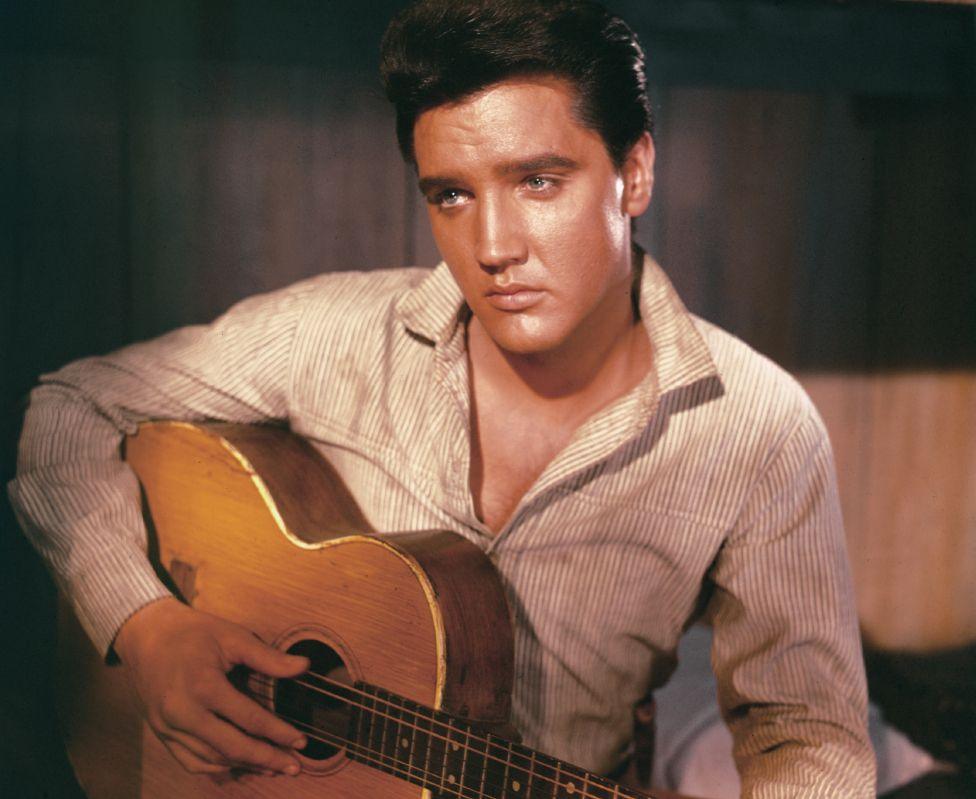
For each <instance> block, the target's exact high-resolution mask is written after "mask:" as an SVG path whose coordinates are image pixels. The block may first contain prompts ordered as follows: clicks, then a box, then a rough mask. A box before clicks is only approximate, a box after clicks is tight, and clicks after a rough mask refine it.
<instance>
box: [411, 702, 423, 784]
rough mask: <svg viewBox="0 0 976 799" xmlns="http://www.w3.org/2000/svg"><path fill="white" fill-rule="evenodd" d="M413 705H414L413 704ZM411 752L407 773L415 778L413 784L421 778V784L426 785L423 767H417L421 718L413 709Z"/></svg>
mask: <svg viewBox="0 0 976 799" xmlns="http://www.w3.org/2000/svg"><path fill="white" fill-rule="evenodd" d="M411 704H412V703H411ZM410 721H411V724H410V752H409V753H408V754H407V773H408V774H410V775H411V777H413V779H412V780H411V781H412V782H414V781H417V779H418V778H419V781H420V784H421V785H423V784H424V780H425V778H424V774H423V768H422V766H418V765H417V762H416V761H417V733H418V729H417V727H418V726H419V721H420V719H419V717H418V716H417V713H416V711H415V710H414V709H413V708H411V710H410ZM424 750H426V746H425V747H423V749H421V751H424Z"/></svg>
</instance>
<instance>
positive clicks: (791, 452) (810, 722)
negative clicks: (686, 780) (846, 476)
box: [708, 414, 875, 799]
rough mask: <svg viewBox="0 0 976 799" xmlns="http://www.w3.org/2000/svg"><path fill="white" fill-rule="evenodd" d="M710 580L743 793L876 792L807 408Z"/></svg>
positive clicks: (821, 441) (824, 466)
mask: <svg viewBox="0 0 976 799" xmlns="http://www.w3.org/2000/svg"><path fill="white" fill-rule="evenodd" d="M711 577H712V580H713V582H714V586H715V593H714V594H713V597H712V600H711V603H710V607H709V610H708V615H709V617H710V621H711V623H712V625H713V627H714V639H713V646H712V665H713V669H714V671H715V675H716V679H717V682H718V694H719V702H720V705H721V707H722V713H723V716H724V718H725V721H726V723H727V724H728V725H729V728H730V730H731V732H732V735H733V740H734V747H733V755H734V758H735V761H736V766H737V768H738V770H739V774H740V776H741V779H742V796H743V797H763V798H764V799H766V798H768V797H791V799H796V798H797V797H824V796H831V797H865V799H866V798H867V797H873V796H874V795H875V793H874V756H873V753H872V750H871V746H870V743H869V740H868V736H867V690H866V683H865V677H864V665H863V658H862V655H861V647H860V637H859V632H858V626H857V614H856V608H855V602H854V593H853V587H852V583H851V577H850V570H849V566H848V561H847V553H846V548H845V541H844V534H843V523H842V519H841V514H840V506H839V501H838V496H837V485H836V478H835V473H834V465H833V457H832V455H831V451H830V444H829V440H828V438H827V434H826V431H825V430H824V428H823V425H822V423H821V422H820V420H819V418H818V417H817V416H816V414H811V415H809V416H807V417H806V418H804V419H803V420H802V421H801V422H799V423H798V424H797V425H796V427H795V428H794V429H793V430H792V431H791V432H790V434H789V435H788V436H787V437H786V438H785V440H784V441H783V443H782V445H781V446H780V447H779V448H778V449H777V450H776V451H775V453H774V454H773V456H772V457H771V459H770V461H769V462H768V464H767V465H766V466H765V468H764V469H763V471H762V473H761V475H760V477H759V479H758V481H757V483H756V485H755V486H754V488H753V490H752V491H751V492H750V494H749V496H748V498H747V500H746V502H745V505H744V507H743V508H742V511H741V513H740V514H739V516H738V519H737V522H736V524H735V527H734V529H733V530H732V532H731V534H730V535H729V536H728V538H727V540H726V542H725V545H724V546H723V548H722V551H721V552H720V554H719V557H718V559H717V560H716V563H715V565H714V567H713V569H712V574H711Z"/></svg>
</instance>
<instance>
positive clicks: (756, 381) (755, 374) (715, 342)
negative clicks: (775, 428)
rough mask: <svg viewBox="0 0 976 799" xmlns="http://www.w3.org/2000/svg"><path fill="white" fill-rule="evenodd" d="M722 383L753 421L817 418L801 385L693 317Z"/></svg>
mask: <svg viewBox="0 0 976 799" xmlns="http://www.w3.org/2000/svg"><path fill="white" fill-rule="evenodd" d="M692 321H693V323H694V325H695V327H696V329H697V330H698V332H699V333H700V334H701V336H702V338H703V339H704V340H705V343H706V345H707V346H708V350H709V352H710V354H711V356H712V359H713V361H714V362H715V367H716V370H717V372H718V375H719V377H720V379H721V381H722V386H723V389H724V392H725V394H724V396H725V398H726V400H727V401H728V402H729V403H730V404H731V405H732V406H733V407H734V408H735V410H736V412H738V413H740V414H744V415H745V416H746V418H749V419H751V420H753V421H758V420H759V419H764V420H766V421H767V422H768V423H776V422H779V423H782V424H790V423H791V422H792V423H796V422H799V421H802V420H804V419H806V418H808V417H811V416H812V417H816V416H817V410H816V408H815V407H814V404H813V401H812V400H811V399H810V397H809V396H808V395H807V393H806V390H805V389H804V388H803V386H801V385H800V383H799V381H798V380H797V379H796V378H795V377H794V376H793V375H791V374H790V373H789V372H787V371H786V370H785V369H784V368H783V367H781V366H780V365H779V364H777V363H775V362H774V361H773V360H772V359H770V358H768V357H767V356H765V355H763V354H762V353H760V352H757V351H756V350H755V349H753V348H752V347H750V346H749V345H748V344H746V343H745V342H744V341H743V340H742V339H740V338H738V337H737V336H734V335H733V334H731V333H729V332H728V331H726V330H723V329H722V328H720V327H718V326H717V325H714V324H712V323H711V322H708V321H705V320H704V319H701V318H700V317H697V316H694V315H692Z"/></svg>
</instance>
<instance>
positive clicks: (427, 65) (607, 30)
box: [380, 0, 653, 168]
mask: <svg viewBox="0 0 976 799" xmlns="http://www.w3.org/2000/svg"><path fill="white" fill-rule="evenodd" d="M380 53H381V57H380V72H381V74H382V77H383V82H384V85H385V87H386V94H387V97H388V98H389V100H390V101H391V102H392V103H393V105H394V107H395V108H396V130H397V141H398V142H399V145H400V152H401V153H403V157H404V158H405V159H406V160H407V161H408V162H410V163H413V162H414V151H413V129H414V123H415V122H416V121H417V117H418V116H420V114H422V113H423V112H424V111H426V110H428V109H430V108H434V107H436V106H439V105H444V104H446V103H455V102H459V101H462V100H464V99H465V98H467V97H470V96H471V95H473V94H475V93H476V92H478V91H480V90H482V89H485V88H487V87H489V86H491V85H492V84H495V83H498V82H500V81H502V80H505V79H507V78H513V77H525V76H532V75H547V76H554V77H557V78H562V79H564V80H566V81H568V82H569V83H570V84H571V85H572V86H573V87H574V88H575V90H576V92H577V103H576V108H575V112H576V115H577V119H578V121H579V122H580V124H582V125H584V126H585V127H587V128H590V129H591V130H594V131H596V132H597V133H599V134H600V136H601V137H602V139H603V142H604V144H605V146H606V149H607V153H608V154H609V156H610V159H611V160H612V161H613V163H614V165H615V166H616V167H617V168H620V166H622V165H623V163H624V161H625V160H626V158H627V154H628V153H629V152H630V149H631V148H632V147H633V146H634V144H635V143H636V142H637V140H638V139H639V138H640V137H641V136H642V135H643V133H644V132H645V131H650V132H653V120H652V116H651V107H650V102H649V101H648V98H647V79H646V76H645V72H644V51H643V50H642V49H641V46H640V43H639V42H638V41H637V36H636V35H635V34H634V32H633V31H632V30H631V29H630V28H629V27H628V26H627V23H625V22H624V21H623V20H622V19H620V18H619V17H616V16H614V15H612V14H611V13H610V12H609V11H607V9H605V8H604V7H603V6H602V5H600V4H599V3H597V2H594V1H593V0H418V2H414V3H412V4H411V5H410V6H408V7H407V8H405V9H404V10H403V11H401V12H400V13H398V14H397V15H396V16H395V17H394V18H393V20H392V21H391V22H390V24H389V26H388V27H387V29H386V33H385V34H384V36H383V42H382V45H381V49H380Z"/></svg>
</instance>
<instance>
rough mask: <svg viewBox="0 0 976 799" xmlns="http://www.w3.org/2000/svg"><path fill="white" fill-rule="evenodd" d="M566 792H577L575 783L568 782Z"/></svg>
mask: <svg viewBox="0 0 976 799" xmlns="http://www.w3.org/2000/svg"><path fill="white" fill-rule="evenodd" d="M566 793H568V794H574V793H576V785H575V784H573V783H572V782H567V783H566Z"/></svg>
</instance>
